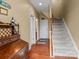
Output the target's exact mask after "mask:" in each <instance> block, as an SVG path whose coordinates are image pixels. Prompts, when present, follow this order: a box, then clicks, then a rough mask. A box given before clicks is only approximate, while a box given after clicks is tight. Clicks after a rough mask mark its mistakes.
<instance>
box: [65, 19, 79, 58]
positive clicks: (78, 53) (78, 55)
mask: <svg viewBox="0 0 79 59" xmlns="http://www.w3.org/2000/svg"><path fill="white" fill-rule="evenodd" d="M63 21H64V24H65V27H66V29H67V31H68V34H69V36H70V38H71V40H72V43H73V44H74V48H75V50H76V52H77V57H78V58H79V50H78V48H77V45H76V43H75V41H74V38H73V37H72V35H71V33H70V30H69V28H68V26H67V24H66V22H65V20H64V18H63Z"/></svg>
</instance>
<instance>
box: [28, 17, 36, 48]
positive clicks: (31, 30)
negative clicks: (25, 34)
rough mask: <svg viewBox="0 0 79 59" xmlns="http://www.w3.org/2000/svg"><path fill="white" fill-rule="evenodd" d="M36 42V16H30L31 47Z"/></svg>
mask: <svg viewBox="0 0 79 59" xmlns="http://www.w3.org/2000/svg"><path fill="white" fill-rule="evenodd" d="M34 43H36V37H35V17H34V16H31V17H30V43H29V45H30V48H31V46H32V44H34Z"/></svg>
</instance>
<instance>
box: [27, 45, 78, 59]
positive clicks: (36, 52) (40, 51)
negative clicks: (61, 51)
mask: <svg viewBox="0 0 79 59" xmlns="http://www.w3.org/2000/svg"><path fill="white" fill-rule="evenodd" d="M28 59H77V58H75V57H63V56H62V57H58V56H57V57H55V58H53V57H50V56H49V48H48V45H47V44H35V45H33V46H32V49H31V50H30V51H29V52H28Z"/></svg>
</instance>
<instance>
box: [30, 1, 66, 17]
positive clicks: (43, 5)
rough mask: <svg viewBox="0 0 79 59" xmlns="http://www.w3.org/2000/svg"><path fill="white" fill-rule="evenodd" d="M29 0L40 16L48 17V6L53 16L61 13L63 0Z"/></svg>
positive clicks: (58, 15)
mask: <svg viewBox="0 0 79 59" xmlns="http://www.w3.org/2000/svg"><path fill="white" fill-rule="evenodd" d="M29 1H30V3H31V5H32V6H33V7H34V8H35V9H36V10H37V12H38V13H39V14H40V15H41V16H45V17H49V16H50V14H49V13H50V8H51V12H52V14H53V16H54V17H60V16H61V15H62V13H63V7H64V1H65V0H29Z"/></svg>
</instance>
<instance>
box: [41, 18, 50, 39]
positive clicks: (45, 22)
mask: <svg viewBox="0 0 79 59" xmlns="http://www.w3.org/2000/svg"><path fill="white" fill-rule="evenodd" d="M40 38H48V20H47V19H45V20H40Z"/></svg>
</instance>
